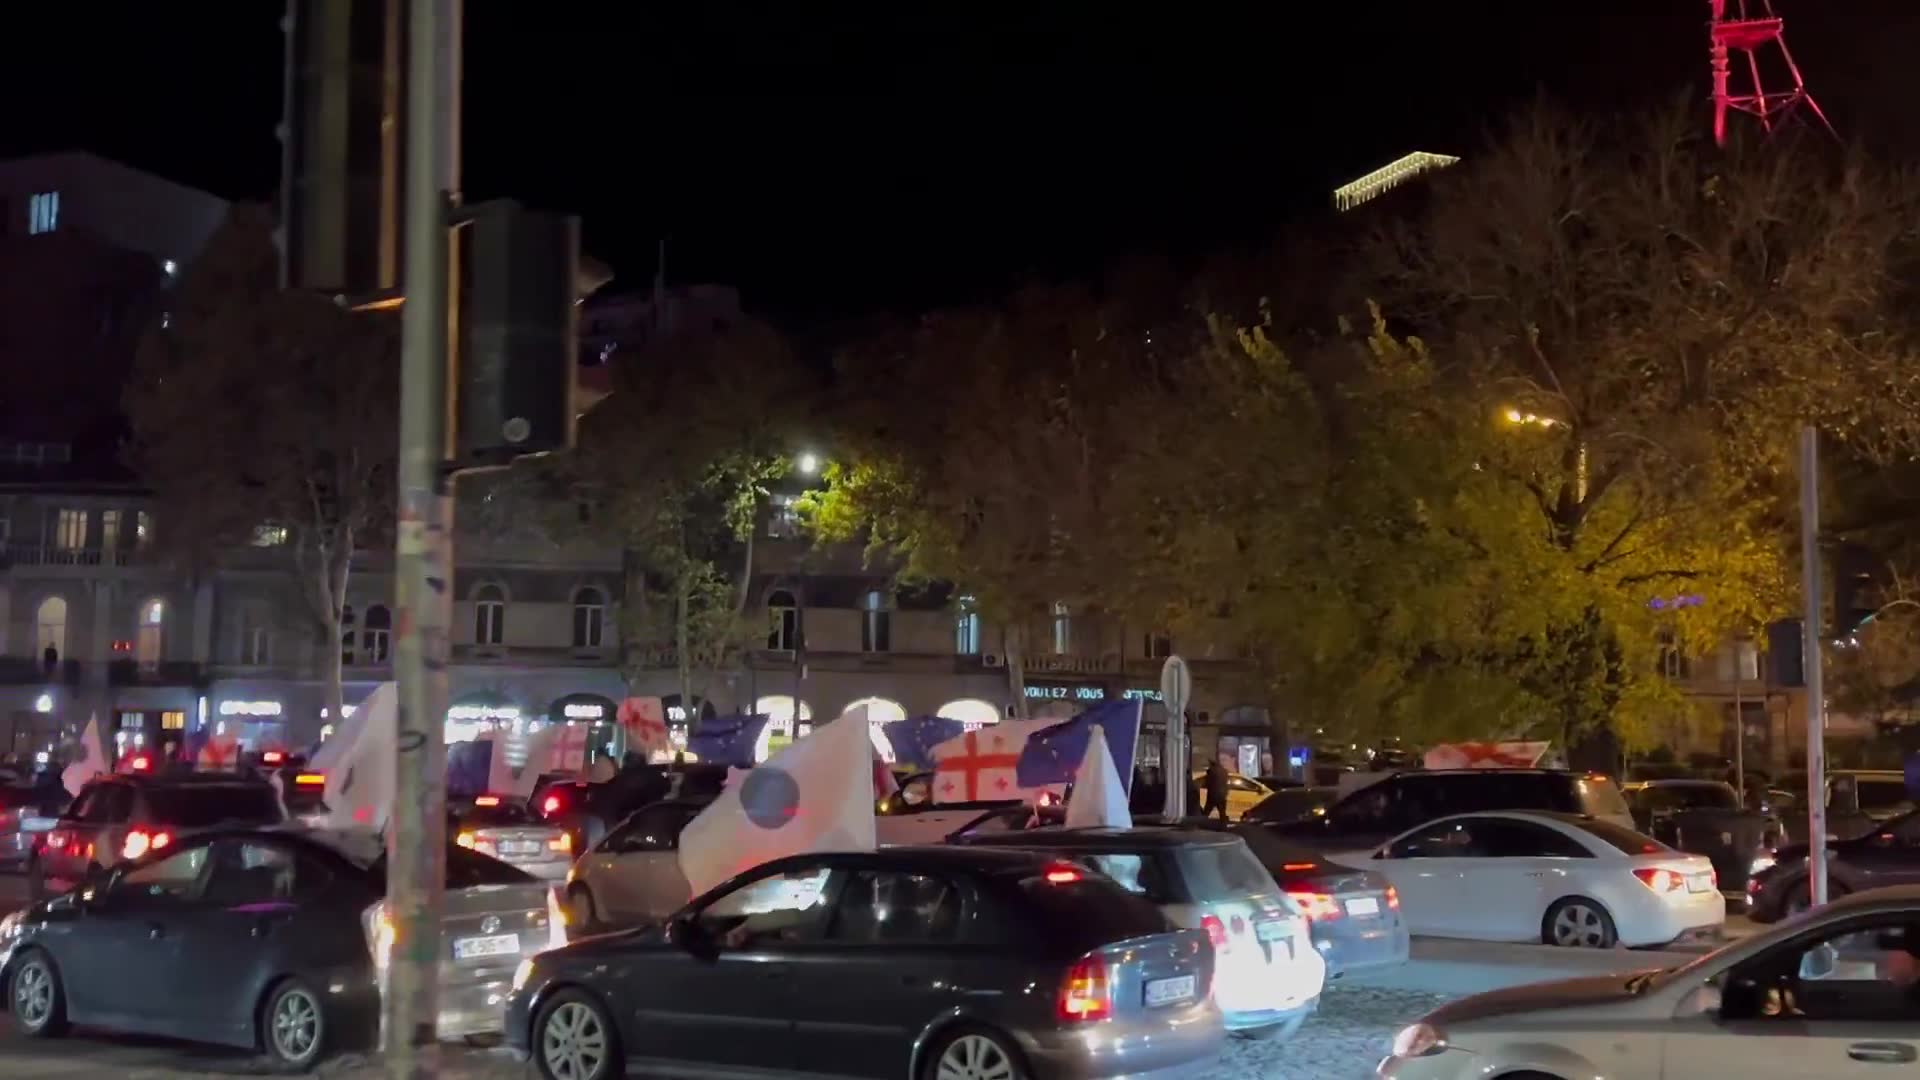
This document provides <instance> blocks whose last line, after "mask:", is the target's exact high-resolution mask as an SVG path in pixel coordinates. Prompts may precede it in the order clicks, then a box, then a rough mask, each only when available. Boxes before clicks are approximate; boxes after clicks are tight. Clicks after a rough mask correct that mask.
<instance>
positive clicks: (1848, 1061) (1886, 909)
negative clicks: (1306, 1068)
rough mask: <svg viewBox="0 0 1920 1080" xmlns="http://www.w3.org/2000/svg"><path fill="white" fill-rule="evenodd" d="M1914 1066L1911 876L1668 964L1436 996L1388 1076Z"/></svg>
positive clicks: (1401, 1044)
mask: <svg viewBox="0 0 1920 1080" xmlns="http://www.w3.org/2000/svg"><path fill="white" fill-rule="evenodd" d="M1916 1070H1920V888H1915V887H1911V886H1908V887H1902V888H1893V889H1879V890H1875V891H1872V892H1864V893H1858V894H1855V895H1853V896H1849V897H1846V898H1845V899H1842V900H1839V901H1836V902H1834V903H1833V904H1830V905H1828V906H1826V907H1823V908H1820V909H1818V910H1816V911H1814V912H1812V913H1811V914H1809V915H1804V916H1800V917H1797V918H1794V919H1789V920H1788V921H1787V922H1785V923H1782V924H1781V925H1779V926H1776V927H1774V928H1773V929H1771V930H1770V931H1768V932H1767V933H1765V934H1761V935H1758V936H1755V937H1751V938H1747V939H1745V940H1743V941H1739V942H1736V943H1734V944H1732V945H1729V946H1727V947H1726V948H1723V949H1720V950H1719V951H1717V952H1713V953H1709V954H1707V955H1706V956H1703V957H1701V958H1699V959H1697V960H1694V961H1693V962H1691V963H1688V964H1686V965H1683V966H1681V967H1677V968H1672V969H1669V970H1665V971H1647V972H1641V973H1639V974H1635V975H1608V976H1602V977H1596V978H1586V979H1571V980H1568V981H1565V982H1551V983H1539V984H1536V985H1533V986H1520V987H1515V988H1513V989H1510V990H1499V991H1495V992H1494V993H1491V994H1479V995H1476V996H1474V997H1470V998H1465V999H1462V1000H1460V1001H1456V1002H1453V1003H1452V1004H1449V1005H1444V1006H1442V1007H1441V1008H1439V1009H1436V1010H1435V1011H1433V1012H1431V1013H1428V1014H1427V1015H1426V1016H1425V1017H1423V1018H1422V1019H1421V1020H1420V1022H1418V1023H1416V1024H1414V1025H1412V1026H1410V1027H1408V1028H1406V1029H1405V1030H1403V1031H1401V1032H1400V1034H1399V1035H1398V1036H1396V1037H1395V1038H1394V1042H1393V1053H1392V1055H1391V1056H1389V1057H1387V1058H1386V1059H1384V1060H1382V1061H1381V1062H1380V1065H1379V1068H1378V1069H1377V1070H1376V1075H1377V1076H1382V1077H1393V1078H1395V1080H1467V1078H1469V1077H1471V1078H1473V1080H1484V1078H1487V1077H1499V1078H1515V1077H1526V1078H1527V1080H1587V1078H1589V1077H1596V1078H1605V1080H1676V1078H1689V1077H1717V1076H1737V1077H1739V1078H1740V1080H1805V1078H1811V1077H1819V1078H1821V1080H1851V1078H1853V1077H1860V1078H1863V1080H1865V1078H1885V1080H1892V1078H1894V1077H1910V1076H1913V1075H1915V1072H1916Z"/></svg>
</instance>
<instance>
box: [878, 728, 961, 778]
mask: <svg viewBox="0 0 1920 1080" xmlns="http://www.w3.org/2000/svg"><path fill="white" fill-rule="evenodd" d="M966 730H967V725H966V724H964V723H962V722H960V721H958V720H951V719H948V718H947V717H944V716H913V717H908V718H907V719H905V720H898V721H895V722H894V723H891V724H887V725H885V731H886V736H887V742H888V743H889V744H891V745H892V746H893V763H894V764H895V765H898V766H901V767H903V768H915V769H931V768H933V748H934V747H936V746H938V745H940V744H941V743H943V742H946V741H947V740H948V739H957V738H959V737H960V736H961V735H963V734H965V733H966Z"/></svg>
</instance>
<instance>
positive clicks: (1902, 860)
mask: <svg viewBox="0 0 1920 1080" xmlns="http://www.w3.org/2000/svg"><path fill="white" fill-rule="evenodd" d="M1753 869H1754V872H1753V876H1752V877H1751V878H1750V879H1749V880H1748V881H1747V914H1748V915H1749V917H1751V918H1752V919H1753V921H1755V922H1761V923H1769V922H1774V921H1776V920H1779V919H1781V918H1784V917H1786V916H1788V915H1797V914H1799V913H1800V912H1802V911H1805V910H1807V908H1808V907H1810V906H1811V889H1810V888H1809V886H1808V883H1807V875H1808V872H1809V871H1808V868H1807V845H1805V844H1792V845H1789V846H1786V847H1782V848H1780V849H1779V850H1778V851H1776V852H1774V853H1773V854H1771V855H1770V856H1767V855H1763V856H1761V857H1760V858H1758V859H1756V860H1755V861H1754V868H1753ZM1882 885H1920V811H1915V812H1914V813H1910V814H1908V815H1907V816H1905V817H1903V818H1898V819H1896V820H1893V821H1889V822H1887V823H1886V824H1884V825H1882V826H1880V827H1879V828H1877V829H1875V830H1874V831H1872V832H1870V833H1867V834H1866V835H1864V836H1856V837H1853V838H1852V839H1850V840H1835V841H1831V842H1829V843H1828V844H1827V897H1828V899H1835V898H1838V897H1841V896H1845V895H1847V894H1848V893H1856V892H1865V891H1866V890H1868V889H1873V888H1877V887H1879V886H1882Z"/></svg>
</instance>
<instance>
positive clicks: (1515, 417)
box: [1500, 405, 1567, 428]
mask: <svg viewBox="0 0 1920 1080" xmlns="http://www.w3.org/2000/svg"><path fill="white" fill-rule="evenodd" d="M1500 415H1501V416H1503V417H1505V418H1506V421H1507V423H1509V424H1526V425H1528V426H1530V427H1543V428H1557V427H1566V426H1567V422H1566V421H1564V420H1556V419H1554V418H1553V417H1551V416H1541V415H1540V414H1539V413H1530V412H1523V411H1521V410H1519V409H1516V408H1514V407H1513V406H1511V405H1509V406H1507V408H1506V409H1505V410H1504V411H1503V412H1502V413H1501V414H1500Z"/></svg>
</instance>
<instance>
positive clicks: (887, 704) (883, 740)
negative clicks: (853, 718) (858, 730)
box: [840, 697, 907, 765]
mask: <svg viewBox="0 0 1920 1080" xmlns="http://www.w3.org/2000/svg"><path fill="white" fill-rule="evenodd" d="M859 708H865V709H866V710H867V738H868V739H869V740H870V741H871V742H872V743H873V748H874V750H875V751H876V752H878V753H879V755H880V760H882V761H884V762H886V763H887V764H889V765H891V764H893V762H894V760H895V758H894V753H893V743H892V741H891V740H889V739H888V738H887V733H886V731H885V730H884V729H885V728H886V726H887V725H888V724H896V723H899V722H900V721H902V720H905V719H906V718H907V710H906V709H904V708H902V707H901V706H900V703H899V702H897V701H890V700H888V699H887V698H883V697H868V698H861V699H860V700H858V701H850V702H848V703H847V707H846V710H845V711H843V712H842V713H841V714H840V715H841V716H843V717H844V716H846V715H847V714H848V713H851V712H853V710H855V709H859Z"/></svg>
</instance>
